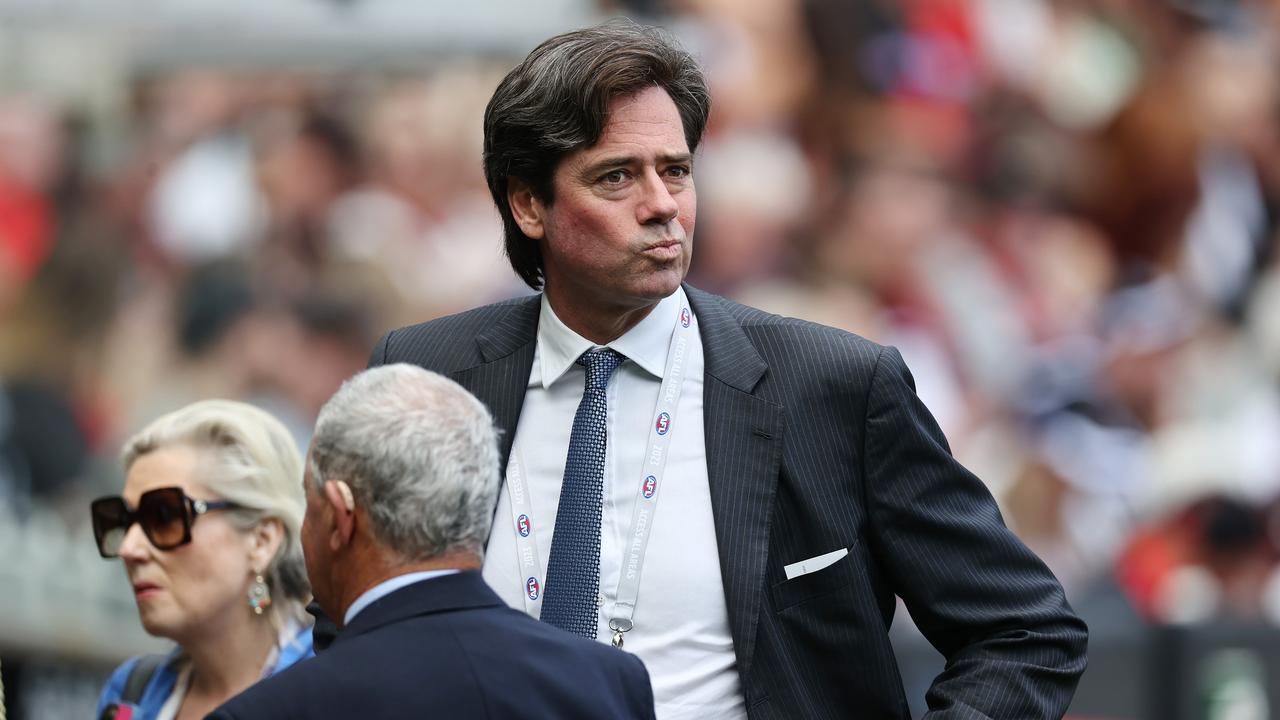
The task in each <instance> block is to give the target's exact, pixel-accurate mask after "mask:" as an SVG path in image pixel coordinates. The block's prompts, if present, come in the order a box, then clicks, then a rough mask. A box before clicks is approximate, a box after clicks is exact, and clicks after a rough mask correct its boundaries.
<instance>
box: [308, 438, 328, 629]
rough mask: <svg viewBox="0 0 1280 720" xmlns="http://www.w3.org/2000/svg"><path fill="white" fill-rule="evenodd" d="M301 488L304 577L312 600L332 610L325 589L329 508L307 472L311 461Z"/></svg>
mask: <svg viewBox="0 0 1280 720" xmlns="http://www.w3.org/2000/svg"><path fill="white" fill-rule="evenodd" d="M302 489H303V492H305V493H306V495H307V513H306V515H305V516H303V519H302V538H301V539H302V557H303V559H304V560H306V563H307V578H308V579H310V581H311V594H312V595H314V596H315V599H316V602H318V603H320V606H321V607H323V608H324V609H325V612H331V611H332V605H331V603H332V601H333V598H332V593H331V592H330V588H329V573H328V568H329V563H330V559H329V544H328V539H329V534H330V532H331V530H330V527H331V524H332V511H331V510H330V509H329V507H328V504H329V503H328V500H326V498H325V496H324V493H322V492H320V490H319V489H317V488H316V482H315V480H314V479H313V477H312V475H311V463H310V462H308V463H307V469H306V472H305V474H304V476H303V478H302Z"/></svg>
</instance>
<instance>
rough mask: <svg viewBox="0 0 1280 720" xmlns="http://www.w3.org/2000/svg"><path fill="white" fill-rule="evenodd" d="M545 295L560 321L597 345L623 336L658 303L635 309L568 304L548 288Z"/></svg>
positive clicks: (654, 302) (657, 301) (605, 343)
mask: <svg viewBox="0 0 1280 720" xmlns="http://www.w3.org/2000/svg"><path fill="white" fill-rule="evenodd" d="M545 292H546V295H547V302H549V303H551V309H552V310H554V311H555V313H556V317H557V318H559V319H560V322H562V323H564V324H565V327H568V328H569V329H570V330H572V331H574V332H576V333H578V334H579V335H581V336H582V337H584V338H586V339H588V340H590V341H591V342H593V343H595V344H596V345H607V344H609V343H611V342H613V341H614V340H617V339H618V338H620V337H622V336H623V335H625V334H626V333H627V331H628V330H630V329H631V328H633V327H635V326H636V325H639V324H640V321H641V320H644V319H645V318H646V317H648V316H649V313H651V312H653V309H654V308H655V307H657V306H658V303H659V302H661V300H654V301H653V302H651V303H648V304H646V305H639V306H635V307H616V306H608V305H594V306H593V305H591V304H589V303H572V302H567V301H565V300H564V299H563V298H561V297H560V295H559V293H556V292H554V291H553V290H551V289H550V288H547V289H546V291H545Z"/></svg>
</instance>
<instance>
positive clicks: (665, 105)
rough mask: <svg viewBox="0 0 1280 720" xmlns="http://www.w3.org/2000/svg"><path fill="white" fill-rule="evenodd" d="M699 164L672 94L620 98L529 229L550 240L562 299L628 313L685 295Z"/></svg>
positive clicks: (565, 168)
mask: <svg viewBox="0 0 1280 720" xmlns="http://www.w3.org/2000/svg"><path fill="white" fill-rule="evenodd" d="M692 169H693V165H692V157H691V156H690V153H689V146H688V144H687V143H686V142H685V137H684V126H683V125H682V124H681V122H680V113H679V111H677V110H676V106H675V103H674V102H672V101H671V97H670V96H669V95H667V92H666V91H665V90H663V89H662V88H659V87H656V86H655V87H650V88H648V89H646V90H642V91H640V92H638V93H636V94H634V95H628V96H622V97H617V98H614V99H613V101H611V102H610V103H609V112H608V116H607V121H606V124H605V127H604V132H603V133H602V134H601V136H600V141H599V142H597V143H596V144H595V145H594V146H592V147H589V148H585V149H582V150H578V151H575V152H573V153H571V154H570V155H568V156H566V157H565V158H564V159H563V160H562V161H561V162H560V164H559V166H558V167H557V168H556V171H555V175H554V177H553V183H554V192H555V199H554V201H553V202H552V204H551V205H549V206H548V205H542V204H541V203H536V204H537V206H538V208H539V210H540V217H541V220H542V222H541V225H540V227H537V228H535V232H536V233H538V234H537V235H535V234H530V233H529V232H528V229H527V228H526V229H525V230H526V234H528V235H529V236H530V237H532V238H535V239H536V240H538V242H539V243H541V246H542V256H543V261H544V273H545V279H546V287H547V293H548V296H549V297H550V299H551V301H552V303H553V304H557V305H560V306H561V307H575V308H586V307H595V308H598V309H605V310H618V311H625V310H631V309H635V308H638V307H643V306H647V305H652V304H653V303H655V302H656V301H658V300H660V299H662V298H664V297H666V296H667V295H670V294H671V293H673V292H675V290H676V288H677V287H678V286H679V285H680V283H681V282H682V281H683V280H684V276H685V274H686V273H687V272H688V271H689V261H690V257H691V255H692V253H693V226H694V219H695V216H696V214H697V194H696V192H695V190H694V187H693V175H692ZM535 202H536V201H535Z"/></svg>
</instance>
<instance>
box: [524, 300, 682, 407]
mask: <svg viewBox="0 0 1280 720" xmlns="http://www.w3.org/2000/svg"><path fill="white" fill-rule="evenodd" d="M688 306H689V301H688V300H686V299H685V295H684V288H682V287H677V288H676V291H675V292H673V293H671V294H670V295H668V296H667V297H665V298H663V299H662V300H660V301H659V302H658V304H657V306H655V307H654V308H653V311H652V312H650V313H649V314H648V315H646V316H645V317H644V319H643V320H641V321H640V322H638V323H636V326H635V327H633V328H631V329H630V330H628V331H627V332H626V333H624V334H623V335H622V337H619V338H618V339H616V340H614V341H613V342H610V343H609V344H608V345H606V347H610V348H613V349H614V350H617V351H618V352H619V353H621V354H622V355H623V357H625V358H627V359H628V360H631V361H632V362H634V363H635V364H636V365H639V366H640V367H641V368H642V369H643V370H644V371H645V372H647V373H649V374H650V375H653V376H654V377H656V378H658V379H661V378H662V376H663V373H665V372H666V367H667V352H668V351H669V350H670V349H671V329H672V327H674V324H675V321H676V318H677V317H678V315H679V313H680V309H681V308H686V307H688ZM593 347H599V346H598V345H596V344H595V343H593V342H591V341H590V340H588V339H586V338H584V337H582V336H581V335H579V334H578V333H576V332H574V331H573V330H572V329H570V328H569V326H568V325H565V324H564V323H563V322H562V321H561V320H560V318H559V317H557V316H556V312H555V310H553V309H552V308H551V302H550V301H548V300H547V295H546V293H543V294H542V311H541V314H540V315H539V317H538V345H537V349H536V355H537V357H536V358H535V360H534V368H536V369H537V372H536V373H534V374H532V375H531V376H530V378H529V385H530V386H534V385H541V386H542V387H543V388H544V389H545V388H549V387H551V386H552V385H553V384H554V383H555V382H556V381H557V380H559V379H560V378H561V377H562V376H563V375H564V374H565V373H566V372H568V370H569V368H571V367H573V363H574V362H576V361H577V359H578V358H579V357H581V355H582V353H584V352H586V351H588V350H590V349H591V348H593Z"/></svg>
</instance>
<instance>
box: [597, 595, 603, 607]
mask: <svg viewBox="0 0 1280 720" xmlns="http://www.w3.org/2000/svg"><path fill="white" fill-rule="evenodd" d="M596 607H598V608H602V607H604V593H598V594H597V595H596Z"/></svg>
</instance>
